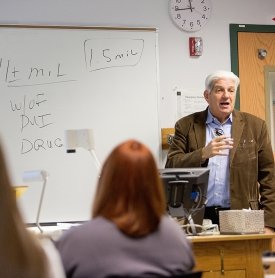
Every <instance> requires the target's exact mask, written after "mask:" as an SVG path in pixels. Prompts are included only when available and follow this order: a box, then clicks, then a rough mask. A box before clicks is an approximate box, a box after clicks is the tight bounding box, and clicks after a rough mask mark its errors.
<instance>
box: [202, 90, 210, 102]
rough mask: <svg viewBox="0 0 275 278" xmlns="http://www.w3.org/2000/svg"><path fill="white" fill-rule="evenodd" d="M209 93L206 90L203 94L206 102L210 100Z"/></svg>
mask: <svg viewBox="0 0 275 278" xmlns="http://www.w3.org/2000/svg"><path fill="white" fill-rule="evenodd" d="M209 94H210V93H209V92H208V91H207V90H205V91H204V92H203V96H204V98H205V100H206V101H207V102H208V99H209Z"/></svg>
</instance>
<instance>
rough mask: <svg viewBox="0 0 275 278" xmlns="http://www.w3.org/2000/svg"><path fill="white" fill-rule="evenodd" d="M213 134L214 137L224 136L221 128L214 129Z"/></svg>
mask: <svg viewBox="0 0 275 278" xmlns="http://www.w3.org/2000/svg"><path fill="white" fill-rule="evenodd" d="M213 133H214V135H215V136H221V135H224V131H223V129H221V128H215V129H214V130H213Z"/></svg>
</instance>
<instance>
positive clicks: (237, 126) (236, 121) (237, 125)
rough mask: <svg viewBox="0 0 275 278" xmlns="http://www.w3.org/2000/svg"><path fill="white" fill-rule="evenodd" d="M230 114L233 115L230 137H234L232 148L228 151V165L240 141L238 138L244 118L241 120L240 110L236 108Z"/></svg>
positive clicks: (240, 134) (242, 127) (239, 137)
mask: <svg viewBox="0 0 275 278" xmlns="http://www.w3.org/2000/svg"><path fill="white" fill-rule="evenodd" d="M232 115H233V122H232V131H231V135H232V138H234V146H233V149H232V150H231V151H230V165H231V164H232V161H233V158H234V155H235V153H236V150H237V146H238V145H239V143H240V139H241V136H242V133H243V129H244V120H243V118H242V115H241V114H240V112H239V111H237V110H234V111H233V112H232Z"/></svg>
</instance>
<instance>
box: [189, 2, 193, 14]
mask: <svg viewBox="0 0 275 278" xmlns="http://www.w3.org/2000/svg"><path fill="white" fill-rule="evenodd" d="M188 2H189V8H190V10H191V12H193V10H194V7H192V4H191V0H188Z"/></svg>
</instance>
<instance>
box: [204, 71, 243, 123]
mask: <svg viewBox="0 0 275 278" xmlns="http://www.w3.org/2000/svg"><path fill="white" fill-rule="evenodd" d="M239 83H240V80H239V77H238V76H236V75H235V74H234V73H233V72H230V71H216V72H214V73H212V74H210V75H208V76H207V77H206V80H205V91H204V98H205V100H206V101H207V102H208V105H209V109H210V112H211V113H212V114H213V116H215V117H216V118H217V119H218V120H219V121H220V122H222V123H223V122H224V121H225V120H226V119H227V118H228V117H229V115H230V114H231V112H232V111H233V109H234V106H235V100H236V93H237V89H238V86H239Z"/></svg>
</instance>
